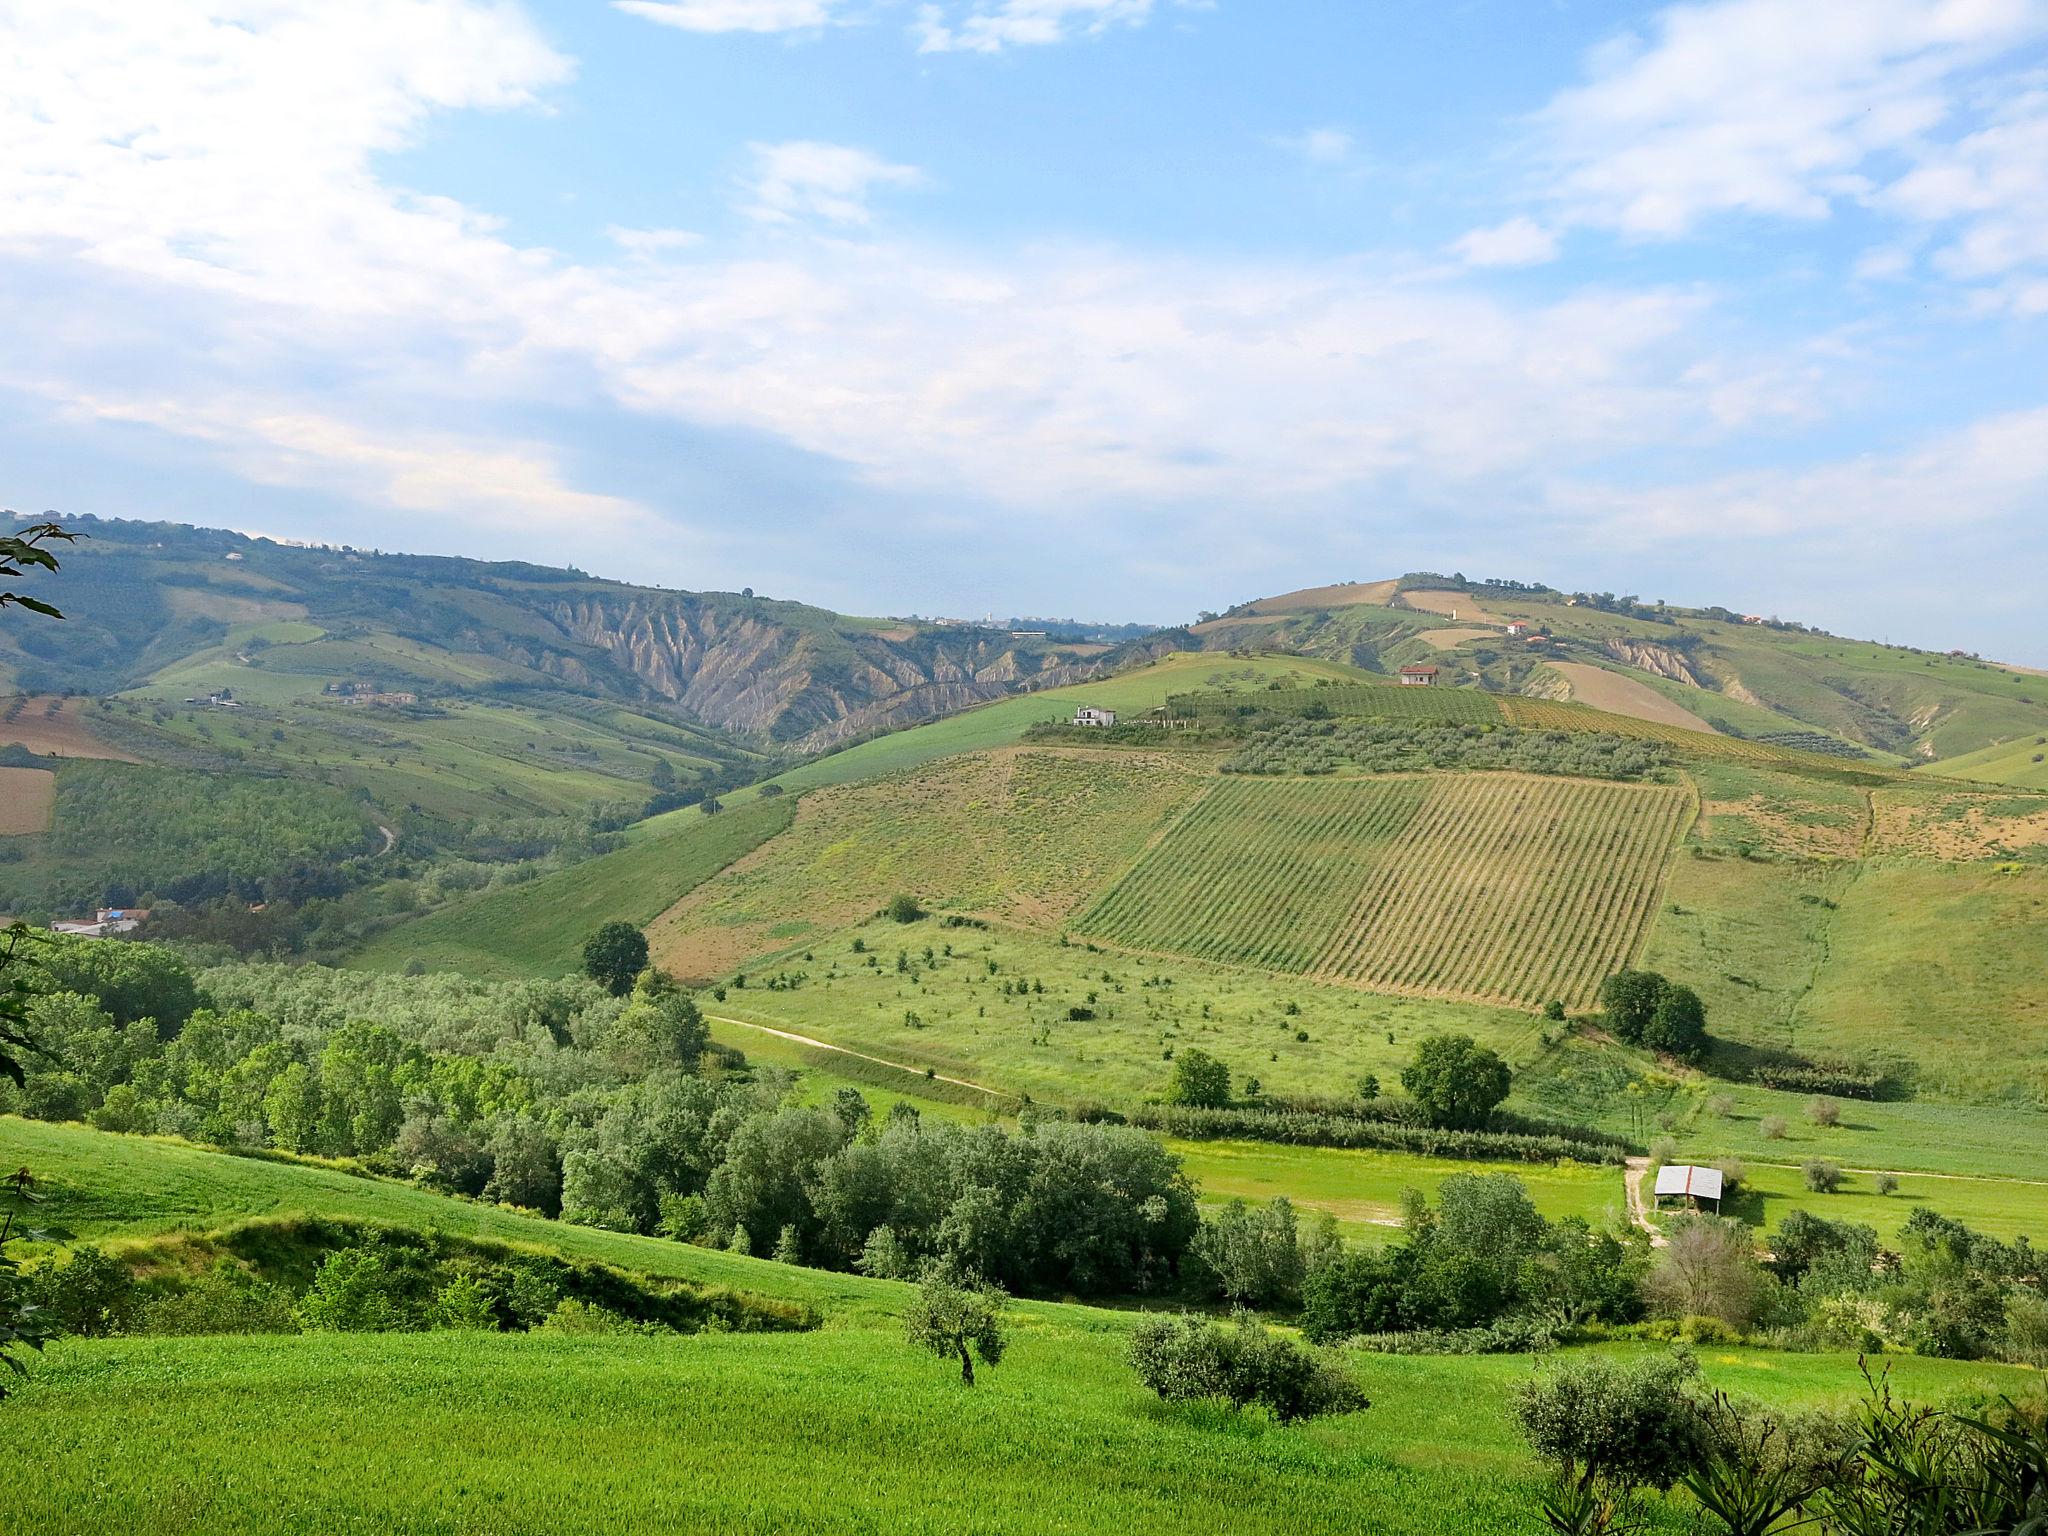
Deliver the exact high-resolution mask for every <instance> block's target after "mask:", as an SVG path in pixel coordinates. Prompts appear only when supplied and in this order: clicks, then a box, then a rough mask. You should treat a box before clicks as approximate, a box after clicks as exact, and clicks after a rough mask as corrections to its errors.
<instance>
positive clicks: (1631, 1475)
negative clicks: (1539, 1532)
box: [1514, 1354, 1700, 1536]
mask: <svg viewBox="0 0 2048 1536" xmlns="http://www.w3.org/2000/svg"><path fill="white" fill-rule="evenodd" d="M1698 1376H1699V1366H1698V1365H1697V1363H1696V1362H1694V1360H1693V1359H1692V1358H1691V1357H1690V1356H1689V1355H1683V1354H1673V1355H1670V1356H1666V1357H1664V1358H1662V1359H1655V1360H1643V1361H1636V1362H1631V1363H1627V1364H1624V1363H1622V1362H1619V1361H1615V1360H1607V1359H1599V1358H1595V1359H1591V1360H1584V1361H1580V1362H1577V1363H1574V1364H1572V1365H1567V1366H1564V1367H1562V1368H1561V1369H1559V1370H1556V1371H1553V1372H1551V1373H1550V1374H1548V1375H1545V1376H1539V1377H1536V1378H1534V1379H1532V1380H1530V1381H1528V1382H1525V1383H1524V1384H1523V1385H1522V1387H1521V1388H1520V1389H1519V1390H1518V1391H1517V1392H1516V1393H1515V1398H1514V1415H1515V1421H1516V1423H1517V1424H1518V1425H1519V1426H1520V1428H1521V1431H1522V1435H1523V1438H1524V1439H1526V1440H1527V1441H1528V1442H1529V1448H1530V1449H1531V1450H1533V1451H1534V1452H1535V1453H1536V1455H1537V1456H1538V1457H1539V1458H1540V1459H1542V1460H1543V1461H1545V1462H1547V1463H1549V1465H1550V1467H1551V1470H1552V1473H1553V1475H1554V1478H1555V1481H1554V1483H1553V1485H1552V1488H1551V1491H1550V1493H1549V1494H1547V1495H1546V1496H1545V1498H1544V1501H1543V1518H1544V1520H1545V1522H1546V1523H1547V1524H1548V1525H1549V1526H1550V1528H1551V1529H1552V1530H1553V1531H1558V1532H1561V1533H1573V1536H1576V1533H1582V1532H1603V1531H1613V1530H1616V1529H1620V1528H1626V1527H1628V1526H1631V1525H1633V1524H1634V1520H1633V1516H1634V1514H1635V1513H1636V1500H1637V1496H1638V1494H1639V1492H1640V1490H1642V1489H1644V1488H1660V1489H1662V1488H1669V1487H1670V1486H1671V1485H1672V1484H1673V1483H1674V1482H1677V1481H1678V1480H1679V1479H1680V1478H1681V1477H1683V1476H1684V1475H1685V1473H1686V1471H1687V1469H1688V1467H1689V1466H1690V1465H1691V1463H1692V1462H1693V1460H1694V1459H1695V1458H1696V1456H1697V1454H1698V1450H1699V1435H1700V1430H1699V1415H1698V1412H1697V1410H1696V1408H1695V1406H1694V1398H1693V1390H1694V1386H1695V1383H1696V1381H1697V1379H1698Z"/></svg>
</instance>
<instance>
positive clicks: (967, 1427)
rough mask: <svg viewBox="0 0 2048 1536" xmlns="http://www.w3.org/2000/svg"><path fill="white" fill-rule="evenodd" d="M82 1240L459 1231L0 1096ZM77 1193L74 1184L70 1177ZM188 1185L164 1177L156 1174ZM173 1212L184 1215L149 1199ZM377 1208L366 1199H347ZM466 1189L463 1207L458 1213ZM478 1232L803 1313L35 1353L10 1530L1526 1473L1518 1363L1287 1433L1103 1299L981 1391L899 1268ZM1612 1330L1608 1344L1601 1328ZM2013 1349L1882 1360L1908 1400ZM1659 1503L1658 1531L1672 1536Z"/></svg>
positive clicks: (1002, 1499) (357, 1189)
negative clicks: (1134, 1347)
mask: <svg viewBox="0 0 2048 1536" xmlns="http://www.w3.org/2000/svg"><path fill="white" fill-rule="evenodd" d="M0 1148H4V1151H5V1155H6V1156H7V1157H9V1158H13V1159H16V1160H26V1161H29V1162H32V1163H34V1164H36V1165H37V1166H38V1167H39V1168H41V1169H43V1170H45V1171H47V1172H49V1173H50V1174H52V1175H53V1180H52V1184H51V1190H52V1193H53V1195H54V1196H55V1198H54V1199H53V1213H54V1214H56V1215H57V1216H59V1217H61V1218H62V1219H65V1220H68V1221H69V1222H70V1223H71V1224H72V1225H73V1226H75V1227H79V1228H80V1229H81V1230H85V1231H88V1232H91V1233H93V1234H95V1235H98V1234H106V1233H118V1232H123V1231H126V1232H144V1231H160V1230H163V1229H164V1228H165V1227H166V1226H167V1225H170V1224H172V1223H173V1222H175V1221H177V1220H180V1219H186V1220H208V1219H210V1220H216V1221H225V1220H228V1219H234V1218H236V1217H239V1216H241V1215H245V1214H249V1213H250V1211H251V1209H256V1210H284V1209H304V1210H312V1211H322V1212H328V1213H330V1214H372V1215H376V1216H379V1217H380V1218H381V1219H385V1220H399V1221H410V1222H412V1223H414V1224H417V1225H424V1226H436V1225H441V1226H448V1227H451V1228H453V1229H458V1230H467V1229H469V1224H470V1223H472V1222H473V1221H474V1220H475V1219H476V1217H475V1215H474V1214H473V1208H471V1207H468V1206H466V1205H463V1204H461V1203H459V1202H451V1201H448V1200H444V1199H442V1198H440V1197H437V1196H432V1195H427V1194H424V1193H421V1192H419V1191H412V1190H404V1189H401V1188H399V1187H397V1186H387V1185H384V1184H381V1183H377V1182H374V1181H368V1180H360V1179H350V1178H348V1177H346V1176H345V1175H339V1174H330V1173H325V1172H321V1171H317V1170H308V1169H304V1168H299V1167H294V1166H289V1165H282V1164H274V1163H255V1162H245V1161H243V1160H238V1159H233V1158H228V1157H224V1156H222V1155H220V1154H216V1153H209V1152H202V1151H199V1150H197V1149H192V1148H185V1147H182V1146H177V1145H174V1144H169V1143H162V1142H154V1141H149V1140H143V1139H134V1138H116V1137H107V1136H102V1135H99V1134H98V1133H94V1132H90V1131H85V1130H82V1129H78V1128H73V1127H55V1126H36V1125H27V1124H25V1123H23V1122H19V1121H14V1120H5V1119H0ZM81 1186H86V1187H90V1188H92V1189H94V1190H96V1191H97V1193H96V1194H95V1195H94V1196H93V1198H92V1199H91V1201H89V1202H88V1201H86V1200H82V1199H80V1198H78V1191H79V1189H80V1188H81ZM176 1197H182V1199H179V1198H176ZM167 1199H168V1203H176V1204H179V1205H181V1207H182V1209H181V1210H180V1211H179V1212H175V1213H174V1212H172V1211H169V1210H166V1209H165V1206H166V1204H167ZM365 1205H373V1206H376V1207H378V1209H376V1210H375V1211H364V1210H362V1209H361V1207H363V1206H365ZM474 1209H475V1210H484V1209H487V1208H474ZM495 1221H496V1223H502V1227H501V1229H500V1230H497V1231H494V1232H493V1233H492V1235H494V1236H500V1237H505V1238H508V1239H510V1240H513V1241H526V1242H530V1243H538V1244H543V1245H546V1246H558V1247H560V1248H561V1249H563V1250H564V1251H568V1252H574V1253H584V1254H588V1255H590V1256H593V1257H605V1258H608V1259H609V1260H611V1261H612V1262H624V1263H630V1264H632V1265H633V1266H634V1267H637V1268H639V1269H642V1270H643V1271H645V1272H648V1273H654V1274H660V1273H672V1274H679V1275H682V1276H684V1277H687V1278H691V1279H695V1280H699V1281H706V1282H713V1283H720V1284H739V1285H741V1286H742V1287H744V1288H749V1289H753V1290H756V1291H759V1292H762V1293H765V1294H772V1295H780V1296H785V1297H789V1298H791V1299H801V1300H805V1301H808V1302H810V1303H811V1304H812V1305H814V1306H818V1307H820V1308H822V1309H823V1310H824V1311H825V1313H826V1324H825V1327H824V1328H823V1329H822V1330H820V1331H818V1332H815V1333H808V1334H699V1335H691V1336H685V1337H675V1338H666V1339H633V1338H624V1339H621V1338H570V1337H557V1336H551V1335H548V1334H528V1335H495V1334H491V1335H478V1334H460V1333H430V1334H387V1335H309V1336H288V1337H270V1338H211V1339H114V1340H105V1341H72V1342H64V1343H59V1344H57V1345H56V1346H54V1347H53V1348H52V1349H51V1350H50V1351H49V1353H48V1355H47V1356H46V1357H45V1358H43V1359H40V1360H38V1361H37V1363H36V1364H35V1365H34V1366H33V1367H32V1373H31V1378H30V1380H29V1382H28V1384H27V1385H26V1386H25V1388H24V1389H23V1390H22V1391H21V1392H20V1393H19V1394H18V1396H17V1397H16V1398H14V1399H13V1400H11V1401H10V1402H9V1403H8V1405H7V1408H6V1413H7V1416H8V1419H9V1422H10V1423H12V1424H13V1425H14V1426H15V1432H14V1436H13V1439H12V1443H13V1444H14V1445H15V1447H16V1456H17V1461H16V1475H15V1478H14V1480H13V1483H12V1488H13V1494H12V1498H11V1502H10V1506H9V1507H10V1511H11V1512H12V1515H13V1516H14V1517H16V1518H19V1519H20V1520H22V1521H23V1522H24V1525H23V1528H24V1529H33V1530H35V1531H37V1532H61V1533H80V1536H83V1533H87V1532H91V1533H98V1532H103V1531H108V1530H136V1531H140V1530H148V1531H151V1532H164V1533H175V1536H183V1533H199V1532H207V1533H213V1532H234V1533H242V1532H265V1533H293V1536H299V1533H306V1536H311V1533H326V1532H330V1531H336V1530H350V1529H360V1530H376V1531H388V1532H401V1533H407V1536H411V1533H430V1532H431V1533H435V1536H440V1533H456V1532H480V1531H491V1532H541V1531H560V1530H563V1529H602V1530H606V1531H623V1532H643V1531H644V1532H655V1531H673V1530H691V1531H708V1532H768V1531H776V1530H788V1529H797V1528H801V1529H812V1530H815V1529H830V1530H845V1531H874V1532H882V1531H889V1532H920V1533H922V1532H933V1533H937V1532H947V1533H951V1532H960V1531H981V1532H1010V1531H1016V1532H1024V1531H1032V1532H1039V1531H1048V1530H1075V1531H1079V1530H1104V1529H1116V1530H1128V1531H1144V1532H1153V1531H1157V1532H1162V1533H1164V1532H1190V1531H1193V1532H1216V1533H1219V1536H1220V1533H1225V1532H1230V1533H1235V1532H1285V1533H1304V1536H1305V1533H1309V1532H1318V1533H1320V1532H1351V1531H1356V1532H1376V1533H1377V1532H1391V1533H1411V1532H1412V1533H1416V1536H1435V1533H1438V1532H1446V1533H1448V1532H1459V1533H1466V1532H1500V1533H1508V1532H1519V1531H1524V1530H1527V1529H1530V1528H1532V1523H1533V1521H1534V1520H1535V1511H1534V1501H1535V1497H1536V1493H1537V1491H1538V1488H1539V1486H1540V1475H1539V1472H1538V1469H1537V1468H1536V1467H1535V1466H1534V1464H1533V1463H1532V1462H1531V1461H1530V1460H1529V1458H1528V1456H1527V1455H1526V1453H1525V1452H1524V1451H1523V1450H1522V1449H1521V1447H1520V1446H1519V1444H1518V1443H1517V1441H1516V1439H1515V1437H1514V1435H1513V1433H1512V1431H1511V1429H1510V1428H1509V1424H1508V1418H1507V1413H1506V1407H1507V1394H1508V1392H1509V1390H1510V1389H1511V1387H1512V1386H1513V1384H1514V1383H1515V1382H1516V1381H1518V1380H1519V1379H1521V1378H1522V1377H1523V1376H1525V1375H1526V1374H1527V1373H1528V1372H1529V1371H1530V1369H1531V1368H1532V1365H1531V1362H1530V1361H1529V1360H1527V1359H1526V1358H1522V1357H1515V1356H1493V1357H1483V1358H1463V1359H1425V1358H1409V1357H1393V1356H1362V1357H1354V1358H1353V1361H1352V1365H1353V1369H1354V1370H1355V1371H1356V1372H1357V1374H1358V1376H1359V1378H1360V1381H1361V1384H1362V1385H1363V1386H1364V1387H1365V1389H1366V1391H1367V1394H1368V1395H1369V1396H1370V1397H1371V1398H1372V1400H1373V1405H1372V1407H1371V1409H1370V1410H1368V1411H1367V1412H1365V1413H1362V1414H1357V1415H1352V1416H1348V1417H1345V1418H1342V1419H1338V1420H1329V1421H1322V1422H1319V1423H1314V1424H1310V1425H1305V1426H1299V1427H1294V1428H1280V1427H1278V1426H1275V1425H1272V1424H1270V1423H1268V1422H1267V1421H1265V1420H1264V1419H1263V1418H1261V1417H1258V1416H1255V1415H1254V1416H1247V1417H1244V1418H1234V1417H1232V1416H1230V1415H1227V1414H1224V1413H1221V1412H1219V1411H1217V1410H1215V1409H1213V1408H1207V1407H1202V1406H1194V1407H1169V1406H1166V1405H1162V1404H1160V1403H1158V1402H1157V1401H1156V1400H1154V1399H1152V1398H1151V1397H1150V1396H1149V1395H1148V1394H1146V1393H1145V1392H1144V1391H1143V1390H1142V1389H1141V1388H1140V1387H1139V1386H1138V1385H1137V1383H1136V1382H1135V1380H1134V1378H1133V1377H1132V1375H1131V1373H1130V1371H1129V1369H1128V1367H1127V1366H1126V1365H1125V1364H1124V1362H1123V1358H1122V1355H1123V1339H1124V1335H1125V1333H1126V1330H1127V1329H1128V1328H1129V1326H1130V1323H1131V1320H1132V1317H1131V1314H1130V1313H1129V1312H1126V1311H1115V1310H1105V1309H1096V1308H1088V1307H1079V1306H1071V1305H1059V1304H1049V1303H1024V1304H1021V1305H1019V1306H1017V1307H1015V1308H1014V1309H1013V1319H1012V1322H1013V1342H1012V1344H1011V1347H1010V1351H1009V1353H1008V1355H1007V1356H1006V1358H1005V1360H1004V1362H1003V1364H1002V1365H1000V1366H999V1367H996V1368H993V1369H990V1370H987V1371H984V1372H983V1373H982V1384H981V1385H980V1386H978V1387H976V1388H974V1389H972V1390H971V1391H970V1390H968V1389H966V1388H963V1387H962V1386H961V1385H960V1384H959V1381H958V1377H957V1374H956V1373H954V1372H952V1371H950V1370H949V1369H948V1368H947V1367H946V1366H945V1365H943V1364H942V1363H940V1362H937V1361H934V1360H932V1359H931V1358H929V1357H927V1356H920V1355H916V1354H913V1353H912V1352H911V1351H910V1350H909V1348H908V1347H907V1346H906V1345H905V1343H904V1342H903V1340H902V1336H901V1333H900V1331H899V1328H898V1325H897V1323H896V1320H895V1319H896V1314H897V1312H898V1309H900V1308H901V1306H902V1305H903V1304H904V1301H905V1299H906V1297H907V1294H908V1292H907V1288H905V1287H902V1286H899V1285H894V1284H891V1283H888V1282H880V1281H865V1280H861V1279H858V1278H857V1277H851V1276H836V1275H827V1274H822V1273H820V1272H817V1271H810V1270H802V1269H796V1268H793V1267H789V1266H784V1265H777V1264H773V1263H770V1262H768V1261H765V1260H758V1259H744V1258H735V1257H733V1256H731V1255H727V1254H721V1253H712V1252H708V1251H706V1250H703V1249H696V1248H688V1247H684V1246H681V1245H677V1244H672V1243H664V1242H661V1241H659V1240H657V1239H649V1238H625V1237H620V1236H618V1235H616V1234H610V1233H599V1232H591V1231H586V1230H582V1229H577V1228H569V1227H562V1226H559V1225H557V1224H554V1223H549V1222H544V1221H540V1220H538V1219H534V1218H520V1217H514V1216H511V1215H509V1214H504V1215H499V1216H497V1217H496V1218H495ZM1617 1352H1624V1353H1626V1352H1630V1351H1628V1350H1627V1349H1626V1348H1620V1349H1618V1350H1617ZM1703 1364H1704V1365H1705V1367H1706V1370H1707V1372H1708V1375H1709V1377H1710V1379H1711V1380H1713V1381H1714V1382H1716V1383H1717V1384H1720V1385H1724V1386H1727V1387H1729V1388H1730V1389H1731V1390H1737V1391H1740V1392H1742V1393H1743V1394H1745V1395H1749V1396H1754V1397H1756V1398H1758V1399H1761V1400H1764V1401H1767V1402H1771V1403H1775V1404H1784V1405H1790V1404H1805V1403H1813V1402H1821V1401H1834V1402H1845V1401H1848V1400H1850V1399H1852V1398H1853V1397H1854V1395H1855V1394H1856V1392H1857V1391H1858V1389H1859V1387H1860V1381H1859V1380H1858V1378H1857V1375H1856V1366H1855V1362H1854V1361H1853V1360H1850V1359H1848V1358H1846V1357H1841V1356H1784V1355H1771V1354H1766V1353H1763V1352H1759V1351H1753V1350H1746V1349H1722V1350H1714V1351H1710V1352H1709V1353H1708V1354H1707V1355H1706V1356H1705V1358H1704V1360H1703ZM2037 1374H2038V1373H2024V1372H2020V1371H2016V1370H2012V1369H2010V1368H1998V1367H1981V1366H1958V1365H1953V1364H1950V1363H1947V1362H1939V1361H1925V1360H1917V1359H1901V1360H1899V1361H1897V1362H1895V1366H1894V1372H1893V1382H1894V1386H1895V1388H1896V1389H1898V1390H1899V1391H1901V1392H1902V1393H1905V1394H1907V1395H1910V1396H1913V1397H1915V1398H1920V1399H1929V1398H1932V1399H1943V1398H1946V1397H1948V1396H1950V1395H1951V1394H1954V1393H1956V1392H1959V1391H1984V1390H1987V1389H1988V1390H2001V1389H2002V1390H2016V1389H2018V1387H2019V1385H2020V1384H2021V1383H2022V1382H2023V1381H2025V1380H2027V1379H2028V1378H2029V1377H2032V1376H2035V1375H2037ZM1678 1524H1679V1521H1678V1516H1677V1512H1676V1511H1674V1512H1672V1521H1671V1528H1673V1529H1677V1528H1678Z"/></svg>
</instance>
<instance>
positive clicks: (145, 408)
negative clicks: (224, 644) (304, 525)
mask: <svg viewBox="0 0 2048 1536" xmlns="http://www.w3.org/2000/svg"><path fill="white" fill-rule="evenodd" d="M41 393H42V395H43V396H44V398H45V399H47V400H49V401H50V402H51V403H53V404H54V405H56V406H57V407H58V408H59V409H60V410H61V411H62V412H63V413H64V414H66V415H68V416H70V417H72V418H74V419H77V418H81V417H83V418H90V419H93V420H97V421H105V422H123V423H129V424H133V425H140V426H148V427H154V428H157V429H159V430H161V431H166V432H171V433H175V434H176V435H178V436H180V437H184V438H188V439H191V440H193V441H196V442H202V443H208V444H211V445H213V446H214V447H215V448H217V449H218V450H219V454H220V457H221V459H222V460H223V462H225V463H226V464H228V465H229V467H231V468H232V469H233V470H234V471H235V472H236V473H237V474H239V475H241V476H242V477H243V478H245V479H247V480H250V481H252V482H254V483H255V484H258V485H272V486H291V487H315V488H319V489H322V490H326V491H330V492H338V493H339V494H342V495H345V496H349V497H352V498H354V499H356V500H359V501H362V502H364V503H367V504H369V505H373V506H384V507H393V508H397V509H399V510H401V511H406V512H417V513H429V514H440V515H448V516H460V517H463V518H475V517H478V516H480V515H484V516H488V517H490V518H491V519H492V520H493V521H494V522H496V523H498V524H500V525H501V526H512V527H520V528H528V529H540V530H546V529H550V528H554V529H559V528H565V527H576V528H580V529H582V530H583V531H584V532H586V533H599V532H602V533H604V534H608V535H614V536H616V535H619V534H623V533H628V532H632V531H635V530H637V531H640V532H642V533H645V532H647V531H650V530H652V529H653V528H655V527H657V526H659V522H658V519H656V518H655V516H654V515H653V514H652V513H651V512H649V511H648V510H647V509H646V508H645V507H642V506H639V505H638V504H636V503H634V502H631V501H628V500H625V499H624V498H621V497H617V496H605V495H597V494H593V493H591V492H588V491H581V490H578V489H576V488H575V487H573V486H571V485H569V484H567V483H566V482H565V480H564V477H563V475H562V473H561V471H560V469H559V468H558V467H557V466H556V465H555V463H554V462H553V460H552V459H551V458H550V457H549V456H548V455H547V454H546V453H544V452H542V451H539V450H536V449H534V448H532V447H531V446H528V445H522V446H519V447H508V446H506V445H504V444H499V443H492V442H481V443H480V442H472V441H468V440H465V439H463V438H462V437H460V436H458V435H456V434H453V433H436V432H423V431H419V430H416V429H412V428H407V427H399V426H393V425H390V424H384V425H380V426H375V427H371V426H366V425H364V424H362V423H358V422H350V421H345V420H342V419H340V418H338V417H334V416H331V415H325V414H322V413H319V412H317V411H310V410H301V409H292V408H281V407H280V406H278V405H277V404H276V403H275V402H274V401H268V400H259V399H252V398H237V397H214V398H211V399H205V400H194V399H190V398H187V397H184V396H182V395H181V396H178V397H169V396H141V395H130V396H114V395H99V396H95V395H78V394H67V393H65V392H63V391H62V390H61V389H57V388H50V387H47V386H46V387H45V388H44V389H43V390H42V391H41Z"/></svg>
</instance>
